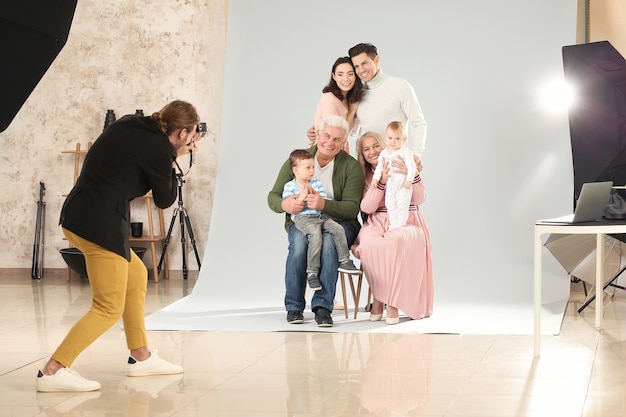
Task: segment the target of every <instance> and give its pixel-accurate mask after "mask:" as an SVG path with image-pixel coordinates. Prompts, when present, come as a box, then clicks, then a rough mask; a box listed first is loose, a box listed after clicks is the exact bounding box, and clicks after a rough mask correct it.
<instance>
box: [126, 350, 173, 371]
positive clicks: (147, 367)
mask: <svg viewBox="0 0 626 417" xmlns="http://www.w3.org/2000/svg"><path fill="white" fill-rule="evenodd" d="M182 373H183V367H182V366H179V365H174V364H173V363H169V362H168V361H165V360H163V359H161V358H159V357H158V356H157V354H156V350H153V351H152V352H151V354H150V357H149V358H148V359H146V360H144V361H138V360H137V359H135V358H133V357H132V356H129V357H128V370H127V371H126V375H128V376H150V375H172V374H182Z"/></svg>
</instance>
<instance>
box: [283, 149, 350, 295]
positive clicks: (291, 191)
mask: <svg viewBox="0 0 626 417" xmlns="http://www.w3.org/2000/svg"><path fill="white" fill-rule="evenodd" d="M289 166H290V167H291V171H292V172H293V175H294V177H295V178H294V179H293V180H291V181H289V182H288V183H286V184H285V186H284V188H283V196H282V197H283V199H285V198H288V197H292V196H294V195H297V196H298V197H297V198H298V199H299V200H300V201H305V202H306V198H307V196H308V195H309V194H314V193H318V194H320V196H322V198H326V191H325V190H324V187H323V186H322V183H321V181H320V180H318V179H313V175H314V174H315V161H314V159H313V154H311V153H310V152H309V151H307V150H306V149H296V150H295V151H293V152H291V155H289ZM291 219H292V220H293V223H294V225H295V226H296V227H297V228H298V230H300V231H301V232H302V233H304V234H305V235H306V237H307V240H308V241H309V245H308V249H307V267H306V274H307V282H308V284H309V288H311V290H313V291H319V290H321V289H322V284H321V282H320V279H319V276H318V275H319V270H320V252H321V249H322V233H323V232H329V233H330V234H332V236H333V240H334V242H335V248H336V249H337V258H338V260H339V269H338V270H339V271H341V272H347V273H351V274H355V273H360V272H361V271H360V270H359V269H357V267H356V266H355V265H354V263H353V262H352V261H351V260H350V251H349V249H348V242H347V240H346V235H345V232H344V230H343V227H342V226H341V225H340V224H339V223H337V222H336V221H334V220H333V219H332V218H331V217H330V216H329V215H327V214H324V213H322V212H321V211H320V210H315V209H311V208H309V207H308V206H305V207H304V210H302V211H301V212H300V213H299V214H292V215H291Z"/></svg>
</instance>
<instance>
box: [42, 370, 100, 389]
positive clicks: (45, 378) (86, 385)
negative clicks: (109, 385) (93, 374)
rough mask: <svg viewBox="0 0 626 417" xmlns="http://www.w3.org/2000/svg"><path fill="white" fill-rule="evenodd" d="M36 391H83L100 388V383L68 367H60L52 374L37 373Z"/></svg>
mask: <svg viewBox="0 0 626 417" xmlns="http://www.w3.org/2000/svg"><path fill="white" fill-rule="evenodd" d="M36 385H37V391H39V392H85V391H96V390H99V389H100V383H99V382H96V381H90V380H89V379H87V378H83V377H82V376H80V374H79V373H78V372H76V371H75V370H73V369H70V368H61V369H59V370H58V371H57V372H56V373H55V374H54V375H44V374H43V372H41V371H39V373H38V374H37V384H36Z"/></svg>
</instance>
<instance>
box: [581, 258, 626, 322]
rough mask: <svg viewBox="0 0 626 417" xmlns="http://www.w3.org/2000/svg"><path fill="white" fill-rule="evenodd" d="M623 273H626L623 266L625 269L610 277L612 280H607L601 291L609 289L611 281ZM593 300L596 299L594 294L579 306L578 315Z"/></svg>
mask: <svg viewBox="0 0 626 417" xmlns="http://www.w3.org/2000/svg"><path fill="white" fill-rule="evenodd" d="M624 271H626V266H625V267H623V268H622V269H620V270H619V271H617V273H616V274H615V275H613V277H612V278H611V279H610V280H609V281H608V282H607V283H606V284H604V286H603V287H602V289H603V290H606V289H607V288H608V287H609V285H611V284H613V281H615V280H616V279H617V278H619V276H620V275H621V274H622V272H624ZM595 299H596V295H595V294H593V295H591V296H590V297H589V298H588V300H587V301H585V302H584V303H583V305H582V306H580V308H579V309H578V312H579V313H582V311H583V310H584V309H585V308H587V306H588V305H589V304H591V302H592V301H593V300H595Z"/></svg>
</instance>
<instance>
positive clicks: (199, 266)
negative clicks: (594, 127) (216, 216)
mask: <svg viewBox="0 0 626 417" xmlns="http://www.w3.org/2000/svg"><path fill="white" fill-rule="evenodd" d="M185 222H186V223H187V230H189V240H191V247H192V248H193V253H194V254H195V255H196V262H197V263H198V269H200V268H201V267H202V265H201V264H200V256H199V255H198V248H197V247H196V237H195V236H194V234H193V229H192V228H191V221H190V220H189V216H188V215H187V210H185Z"/></svg>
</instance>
